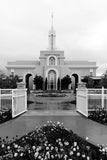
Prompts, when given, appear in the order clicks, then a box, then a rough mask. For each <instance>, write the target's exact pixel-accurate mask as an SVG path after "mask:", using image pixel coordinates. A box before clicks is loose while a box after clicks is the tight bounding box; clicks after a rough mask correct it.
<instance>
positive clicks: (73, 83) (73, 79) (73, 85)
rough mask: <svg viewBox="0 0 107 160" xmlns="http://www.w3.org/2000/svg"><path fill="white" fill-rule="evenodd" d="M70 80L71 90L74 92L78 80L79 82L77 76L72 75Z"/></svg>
mask: <svg viewBox="0 0 107 160" xmlns="http://www.w3.org/2000/svg"><path fill="white" fill-rule="evenodd" d="M71 80H72V89H73V90H74V91H76V88H77V85H78V80H79V77H78V75H77V74H75V73H74V74H72V76H71Z"/></svg>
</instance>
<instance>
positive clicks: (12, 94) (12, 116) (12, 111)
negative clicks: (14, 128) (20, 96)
mask: <svg viewBox="0 0 107 160" xmlns="http://www.w3.org/2000/svg"><path fill="white" fill-rule="evenodd" d="M12 118H14V90H13V89H12Z"/></svg>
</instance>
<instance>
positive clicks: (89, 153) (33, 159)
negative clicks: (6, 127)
mask: <svg viewBox="0 0 107 160" xmlns="http://www.w3.org/2000/svg"><path fill="white" fill-rule="evenodd" d="M58 159H59V160H106V159H107V149H106V148H103V147H102V146H100V147H96V146H94V145H92V144H90V143H89V142H88V137H86V139H82V138H81V137H79V136H78V135H76V134H74V133H73V131H72V130H68V129H66V128H64V126H63V124H62V123H60V122H57V123H55V122H51V121H49V122H47V124H44V125H43V126H42V127H40V128H36V130H35V131H31V132H29V133H27V134H26V135H24V136H23V137H21V138H18V136H16V138H15V139H13V141H9V140H8V137H6V139H5V140H4V139H3V140H2V139H0V160H58Z"/></svg>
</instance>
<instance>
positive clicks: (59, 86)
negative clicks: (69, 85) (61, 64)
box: [57, 78, 61, 90]
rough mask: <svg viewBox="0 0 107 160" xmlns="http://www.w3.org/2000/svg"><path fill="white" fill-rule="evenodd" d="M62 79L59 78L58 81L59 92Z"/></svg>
mask: <svg viewBox="0 0 107 160" xmlns="http://www.w3.org/2000/svg"><path fill="white" fill-rule="evenodd" d="M60 85H61V84H60V78H58V81H57V88H58V90H60Z"/></svg>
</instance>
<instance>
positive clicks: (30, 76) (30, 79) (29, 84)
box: [25, 73, 33, 90]
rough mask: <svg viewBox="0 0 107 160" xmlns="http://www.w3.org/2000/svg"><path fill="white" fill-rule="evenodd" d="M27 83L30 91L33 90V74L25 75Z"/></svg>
mask: <svg viewBox="0 0 107 160" xmlns="http://www.w3.org/2000/svg"><path fill="white" fill-rule="evenodd" d="M25 83H26V88H27V89H28V90H32V89H33V75H32V74H31V73H27V74H26V75H25Z"/></svg>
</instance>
